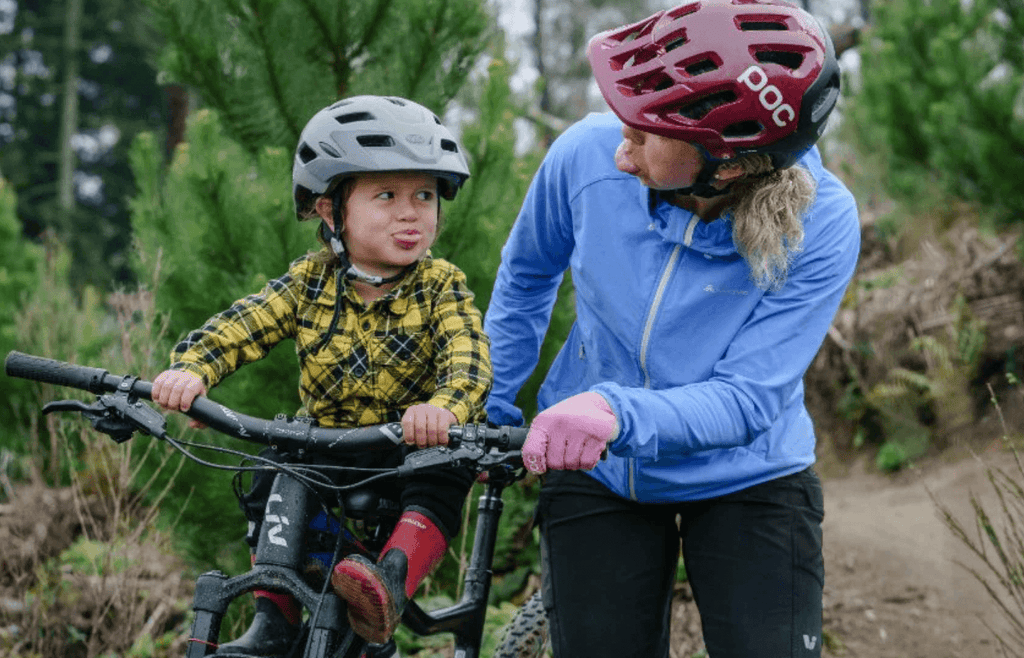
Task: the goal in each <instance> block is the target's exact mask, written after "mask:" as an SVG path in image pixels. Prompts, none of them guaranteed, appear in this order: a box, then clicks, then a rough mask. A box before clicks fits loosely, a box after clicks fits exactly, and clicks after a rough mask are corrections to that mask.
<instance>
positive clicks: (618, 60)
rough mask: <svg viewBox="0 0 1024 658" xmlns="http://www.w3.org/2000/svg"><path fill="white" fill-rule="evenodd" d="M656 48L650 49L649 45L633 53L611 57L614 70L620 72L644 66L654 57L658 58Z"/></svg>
mask: <svg viewBox="0 0 1024 658" xmlns="http://www.w3.org/2000/svg"><path fill="white" fill-rule="evenodd" d="M658 55H659V53H658V48H657V47H653V48H652V47H651V46H650V45H647V46H644V47H642V48H639V49H637V50H636V51H633V52H627V53H625V54H624V55H620V56H619V57H613V58H612V60H611V61H612V63H613V65H614V66H615V67H616V68H615V70H617V71H621V70H624V69H629V68H633V67H634V66H640V65H641V64H646V63H647V62H649V61H651V60H652V59H654V58H655V57H658Z"/></svg>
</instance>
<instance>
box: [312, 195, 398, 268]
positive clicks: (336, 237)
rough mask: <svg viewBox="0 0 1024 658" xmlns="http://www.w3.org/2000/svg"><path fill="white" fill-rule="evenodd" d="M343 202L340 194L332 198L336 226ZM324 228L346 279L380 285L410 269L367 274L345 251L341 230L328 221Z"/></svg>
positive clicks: (339, 224) (338, 222)
mask: <svg viewBox="0 0 1024 658" xmlns="http://www.w3.org/2000/svg"><path fill="white" fill-rule="evenodd" d="M341 203H342V199H341V195H340V194H336V195H335V196H334V198H333V199H331V215H332V216H333V218H334V225H335V226H341V222H342V220H341ZM323 230H324V232H325V233H326V234H327V240H328V242H329V243H330V245H331V251H333V252H334V255H335V256H337V257H338V260H339V261H340V263H341V276H343V277H345V278H346V279H355V280H357V281H362V282H363V283H368V284H370V285H371V286H377V287H379V286H383V285H387V284H389V283H394V282H395V281H398V280H399V279H401V278H402V277H404V276H405V274H406V272H407V271H408V270H409V268H408V267H403V268H402V271H400V272H399V273H398V274H395V275H394V276H388V277H383V276H377V275H375V274H367V273H366V272H364V271H362V270H361V269H359V268H358V267H356V265H355V264H354V263H353V262H352V261H351V260H349V257H348V253H347V252H346V251H345V243H344V242H343V241H342V240H341V231H338V232H335V231H334V229H332V228H331V227H330V226H328V225H327V222H324V223H323Z"/></svg>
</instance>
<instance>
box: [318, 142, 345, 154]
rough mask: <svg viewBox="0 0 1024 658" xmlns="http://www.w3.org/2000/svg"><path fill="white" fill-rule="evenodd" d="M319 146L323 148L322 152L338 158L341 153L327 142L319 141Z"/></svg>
mask: <svg viewBox="0 0 1024 658" xmlns="http://www.w3.org/2000/svg"><path fill="white" fill-rule="evenodd" d="M320 148H322V149H323V150H324V153H326V154H327V155H329V156H331V157H332V158H340V157H341V153H338V149H336V148H334V147H333V146H331V145H330V144H328V143H327V142H320Z"/></svg>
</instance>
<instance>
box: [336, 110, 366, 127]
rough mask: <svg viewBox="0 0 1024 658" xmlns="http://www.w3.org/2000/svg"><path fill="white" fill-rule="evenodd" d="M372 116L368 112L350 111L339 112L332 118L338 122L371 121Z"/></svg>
mask: <svg viewBox="0 0 1024 658" xmlns="http://www.w3.org/2000/svg"><path fill="white" fill-rule="evenodd" d="M374 118H376V117H374V116H373V115H372V114H370V113H369V112H350V113H348V114H339V115H338V116H336V117H334V120H335V121H337V122H338V123H342V124H344V123H353V122H355V121H373V120H374Z"/></svg>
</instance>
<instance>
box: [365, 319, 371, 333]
mask: <svg viewBox="0 0 1024 658" xmlns="http://www.w3.org/2000/svg"><path fill="white" fill-rule="evenodd" d="M369 330H370V321H369V320H363V331H369Z"/></svg>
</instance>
